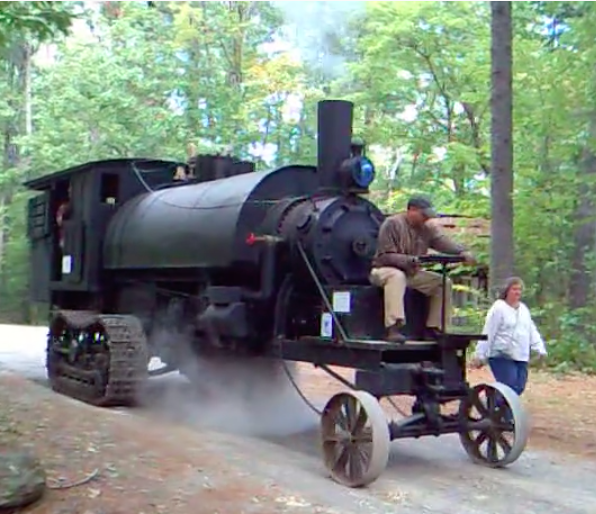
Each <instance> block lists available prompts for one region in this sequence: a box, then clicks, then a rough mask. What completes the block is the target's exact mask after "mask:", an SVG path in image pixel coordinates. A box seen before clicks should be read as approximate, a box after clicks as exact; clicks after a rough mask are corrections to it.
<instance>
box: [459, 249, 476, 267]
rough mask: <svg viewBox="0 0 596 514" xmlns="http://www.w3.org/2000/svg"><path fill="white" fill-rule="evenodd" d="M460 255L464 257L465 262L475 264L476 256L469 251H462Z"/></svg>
mask: <svg viewBox="0 0 596 514" xmlns="http://www.w3.org/2000/svg"><path fill="white" fill-rule="evenodd" d="M461 256H462V257H463V258H464V262H465V263H466V264H472V265H473V264H476V257H474V255H472V253H471V252H462V253H461Z"/></svg>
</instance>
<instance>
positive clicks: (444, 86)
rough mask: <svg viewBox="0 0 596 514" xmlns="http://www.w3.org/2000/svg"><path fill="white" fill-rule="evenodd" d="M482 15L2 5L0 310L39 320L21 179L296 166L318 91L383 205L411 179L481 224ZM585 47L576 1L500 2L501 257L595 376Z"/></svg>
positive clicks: (474, 9) (544, 323) (394, 5)
mask: <svg viewBox="0 0 596 514" xmlns="http://www.w3.org/2000/svg"><path fill="white" fill-rule="evenodd" d="M490 22H491V10H490V5H489V2H217V1H212V2H2V3H1V4H0V138H2V144H0V152H1V153H2V167H1V169H0V321H2V322H11V323H23V322H25V323H27V322H32V321H38V319H36V318H37V317H38V316H39V312H38V311H36V310H35V309H33V308H32V306H31V305H30V303H29V299H28V280H29V277H28V248H27V240H26V227H27V225H26V204H27V200H28V198H30V196H31V194H30V193H29V192H27V191H25V190H24V189H23V187H22V186H21V184H22V182H23V181H24V180H26V179H30V178H33V177H36V176H39V175H42V174H45V173H48V172H52V171H56V170H59V169H64V168H67V167H69V166H73V165H76V164H79V163H82V162H86V161H91V160H96V159H106V158H114V157H132V156H151V157H160V158H175V159H184V158H185V157H186V149H187V146H188V144H189V143H194V144H195V145H196V147H197V149H198V151H199V152H203V151H206V152H212V151H232V152H233V153H234V154H235V155H237V156H239V157H243V158H252V159H255V160H256V162H257V165H258V168H259V169H266V168H271V167H275V166H280V165H283V164H286V163H290V162H292V163H312V162H314V161H315V156H316V145H315V134H316V102H317V101H318V100H321V99H323V98H328V97H334V98H344V99H348V100H352V101H353V102H355V104H356V112H355V133H356V134H357V135H359V136H361V137H363V138H364V139H365V141H366V142H367V143H368V148H369V156H371V157H372V159H373V161H374V162H375V164H376V166H377V173H378V178H377V180H376V184H375V186H374V188H375V191H374V193H373V194H374V198H375V199H376V200H377V201H378V202H379V203H380V204H381V205H382V207H383V209H384V210H385V211H387V212H395V211H397V210H400V209H402V208H403V206H404V203H405V201H406V198H407V196H408V195H409V194H411V193H413V192H424V193H428V194H431V195H432V197H433V199H434V201H435V203H436V205H437V207H438V209H439V210H440V211H441V212H444V213H451V214H453V213H456V214H461V215H466V216H472V217H481V218H489V215H490V212H491V209H490V194H489V192H490V169H491V167H490V129H491V120H490V96H491V80H490V79H491V75H490V74H491V66H490V64H491V63H490V58H491V55H490V36H491V25H490ZM594 41H596V4H595V3H593V2H515V3H514V4H513V95H514V96H513V98H514V101H513V134H512V138H513V145H514V166H513V171H514V193H513V203H514V247H513V248H511V251H512V252H513V255H514V257H515V271H516V272H517V273H518V274H519V275H521V276H522V277H523V279H524V281H525V283H526V286H527V291H526V301H527V303H528V305H529V306H530V307H531V309H532V312H533V313H534V315H535V316H536V319H537V322H538V323H539V325H540V330H541V332H542V333H543V335H544V337H545V339H546V340H547V341H548V346H549V351H550V358H549V365H551V366H553V367H555V368H556V369H558V370H561V371H563V370H569V369H577V370H581V371H587V372H596V312H594V308H593V306H594V300H595V297H594V293H595V291H596V280H595V279H596V276H595V271H596V258H595V252H594V250H595V248H596V195H595V193H596V140H595V138H594V136H595V134H596V45H595V44H594ZM470 244H472V245H473V247H474V250H475V251H476V252H477V253H478V255H479V256H480V257H481V259H482V260H483V261H485V262H486V263H488V262H489V256H488V252H489V251H490V245H488V242H487V241H486V240H474V241H470ZM498 244H499V242H498V241H493V245H498ZM489 301H490V298H485V299H484V303H482V304H481V306H482V307H483V308H484V307H486V305H488V304H489V303H488V302H489ZM485 312H486V311H485V310H483V309H480V310H478V309H476V310H475V313H474V315H475V316H476V317H477V321H478V322H480V320H481V319H482V317H483V316H484V314H485Z"/></svg>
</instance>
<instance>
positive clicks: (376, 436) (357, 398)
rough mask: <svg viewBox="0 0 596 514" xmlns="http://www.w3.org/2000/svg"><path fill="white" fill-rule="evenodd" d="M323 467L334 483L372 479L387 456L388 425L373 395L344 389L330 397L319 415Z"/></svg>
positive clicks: (363, 482) (358, 484)
mask: <svg viewBox="0 0 596 514" xmlns="http://www.w3.org/2000/svg"><path fill="white" fill-rule="evenodd" d="M321 429H322V434H321V435H322V443H323V457H324V459H325V466H326V468H327V470H328V472H329V473H330V475H331V478H333V480H335V481H336V482H338V483H340V484H342V485H346V486H348V487H362V486H365V485H368V484H370V483H371V482H374V481H375V480H376V479H377V478H378V477H379V476H380V474H381V473H382V472H383V470H384V469H385V467H386V466H387V461H388V459H389V443H390V436H389V427H388V424H387V420H386V418H385V414H384V412H383V409H382V408H381V406H380V405H379V402H378V401H377V400H376V399H375V397H374V396H372V395H370V394H369V393H367V392H364V391H346V392H343V393H338V394H336V395H335V396H333V397H332V398H331V399H330V400H329V402H327V405H326V406H325V409H324V410H323V414H322V416H321Z"/></svg>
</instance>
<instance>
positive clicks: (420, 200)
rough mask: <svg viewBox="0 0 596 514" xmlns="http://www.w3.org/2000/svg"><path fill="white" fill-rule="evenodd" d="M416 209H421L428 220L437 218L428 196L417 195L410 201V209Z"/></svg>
mask: <svg viewBox="0 0 596 514" xmlns="http://www.w3.org/2000/svg"><path fill="white" fill-rule="evenodd" d="M411 207H415V208H416V209H420V210H421V211H422V213H423V214H424V215H425V216H426V217H427V218H436V217H437V213H436V211H435V209H434V207H433V204H432V202H431V201H430V199H429V198H428V197H426V196H422V195H416V196H412V197H411V198H410V199H409V200H408V209H410V208H411Z"/></svg>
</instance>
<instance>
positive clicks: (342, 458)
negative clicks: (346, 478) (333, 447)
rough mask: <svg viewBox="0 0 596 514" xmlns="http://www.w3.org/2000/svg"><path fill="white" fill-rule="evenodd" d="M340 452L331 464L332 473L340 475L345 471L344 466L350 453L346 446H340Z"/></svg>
mask: <svg viewBox="0 0 596 514" xmlns="http://www.w3.org/2000/svg"><path fill="white" fill-rule="evenodd" d="M340 448H341V449H340V451H339V452H338V454H337V459H336V461H335V463H334V464H333V472H334V473H340V472H343V471H345V469H346V464H347V463H348V459H349V457H350V451H349V449H348V447H347V446H346V445H341V446H340Z"/></svg>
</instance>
